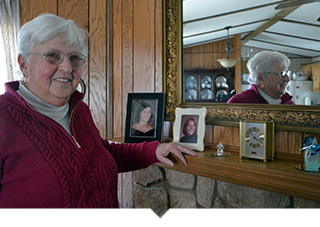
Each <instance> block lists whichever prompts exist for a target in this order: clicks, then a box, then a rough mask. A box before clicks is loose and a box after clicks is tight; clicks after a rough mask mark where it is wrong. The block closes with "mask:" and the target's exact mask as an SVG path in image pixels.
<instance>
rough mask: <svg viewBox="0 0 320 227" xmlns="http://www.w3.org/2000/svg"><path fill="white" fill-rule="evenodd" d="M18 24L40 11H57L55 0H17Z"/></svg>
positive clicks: (33, 16)
mask: <svg viewBox="0 0 320 227" xmlns="http://www.w3.org/2000/svg"><path fill="white" fill-rule="evenodd" d="M19 5H20V6H19V7H20V11H19V13H20V26H22V25H23V24H25V23H26V22H28V21H30V20H31V19H33V18H35V17H37V16H38V15H39V14H41V13H52V14H57V13H58V4H57V1H52V0H19Z"/></svg>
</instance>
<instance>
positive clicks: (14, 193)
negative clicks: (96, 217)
mask: <svg viewBox="0 0 320 227" xmlns="http://www.w3.org/2000/svg"><path fill="white" fill-rule="evenodd" d="M18 88H19V82H17V81H15V82H10V83H7V84H6V92H5V94H4V95H1V96H0V207H2V208H6V207H14V208H44V207H47V208H67V207H74V208H80V207H82V208H85V207H95V208H98V207H110V208H116V207H118V197H117V180H118V172H124V171H132V170H136V169H140V168H145V167H147V166H149V165H150V164H153V163H155V162H157V158H156V156H155V150H156V146H157V144H158V142H150V143H146V142H144V143H141V144H116V143H109V142H108V141H107V140H104V139H102V138H101V137H100V135H99V131H98V129H97V128H96V126H95V124H94V122H93V119H92V116H91V113H90V110H89V108H88V106H87V105H86V104H85V103H84V102H82V98H83V95H82V94H80V93H79V92H77V91H76V92H75V93H74V94H73V95H72V97H71V99H70V101H69V104H70V126H71V131H72V136H70V134H68V133H67V132H66V131H65V130H64V128H63V127H62V126H60V125H59V124H58V123H56V122H55V121H54V120H52V119H50V118H49V117H47V116H45V115H42V114H41V113H38V112H37V111H36V110H34V108H33V107H32V106H31V105H30V104H28V103H27V102H26V101H25V100H24V99H23V98H22V97H21V96H20V95H19V94H18V93H17V92H16V90H17V89H18Z"/></svg>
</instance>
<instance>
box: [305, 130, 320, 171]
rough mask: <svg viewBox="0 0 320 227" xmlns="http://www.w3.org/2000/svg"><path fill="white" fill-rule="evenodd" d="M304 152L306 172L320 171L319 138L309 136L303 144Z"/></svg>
mask: <svg viewBox="0 0 320 227" xmlns="http://www.w3.org/2000/svg"><path fill="white" fill-rule="evenodd" d="M301 150H302V151H304V164H305V170H306V171H319V167H320V144H318V141H317V138H316V137H314V138H313V139H312V137H311V136H310V135H309V134H307V136H306V138H305V139H304V141H303V144H302V148H301Z"/></svg>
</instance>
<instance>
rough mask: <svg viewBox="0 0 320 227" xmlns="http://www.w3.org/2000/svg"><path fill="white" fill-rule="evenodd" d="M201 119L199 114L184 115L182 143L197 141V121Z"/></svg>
mask: <svg viewBox="0 0 320 227" xmlns="http://www.w3.org/2000/svg"><path fill="white" fill-rule="evenodd" d="M198 120H199V116H198V115H183V116H182V122H184V123H183V124H181V125H182V128H181V131H182V133H181V137H180V142H181V143H197V141H198V135H197V125H198V124H197V122H198Z"/></svg>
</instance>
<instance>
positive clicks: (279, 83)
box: [263, 62, 290, 99]
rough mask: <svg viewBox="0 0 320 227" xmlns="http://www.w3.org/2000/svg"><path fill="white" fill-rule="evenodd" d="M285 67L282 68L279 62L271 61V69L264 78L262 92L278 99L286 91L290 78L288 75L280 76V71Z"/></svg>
mask: <svg viewBox="0 0 320 227" xmlns="http://www.w3.org/2000/svg"><path fill="white" fill-rule="evenodd" d="M285 70H287V69H285V68H283V67H282V66H281V64H280V62H275V63H273V69H272V70H270V73H268V75H267V76H263V78H264V83H263V84H264V89H263V92H264V93H266V94H267V95H269V96H271V97H272V98H274V99H279V98H281V96H282V95H283V94H284V93H285V92H286V88H287V85H288V82H289V81H290V78H289V77H288V76H284V77H282V78H281V77H280V75H279V74H280V73H281V72H282V71H285Z"/></svg>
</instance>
